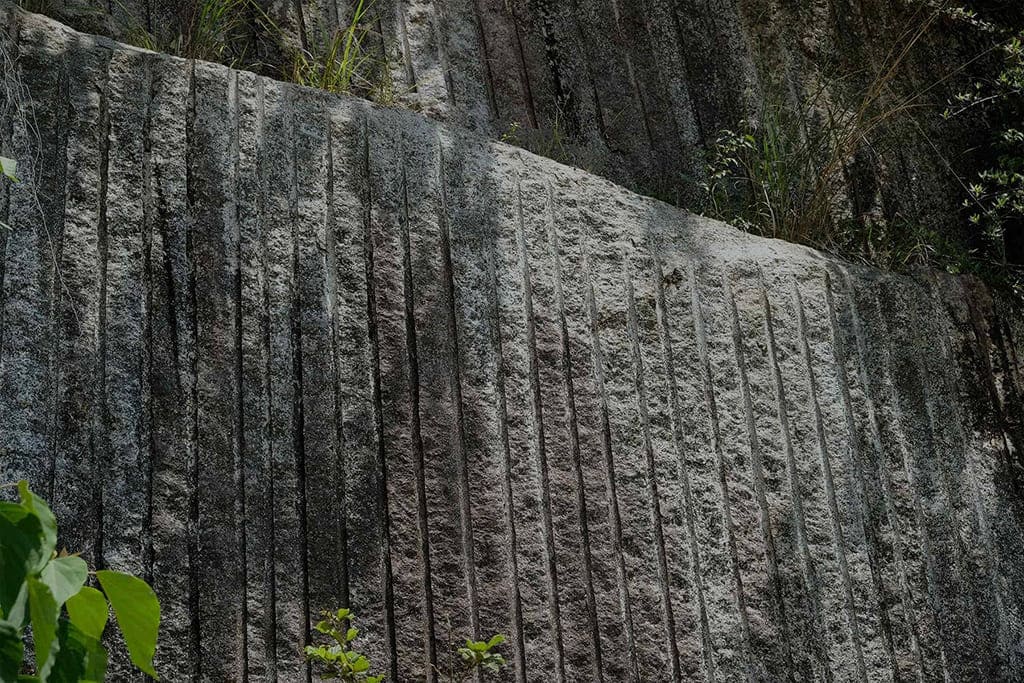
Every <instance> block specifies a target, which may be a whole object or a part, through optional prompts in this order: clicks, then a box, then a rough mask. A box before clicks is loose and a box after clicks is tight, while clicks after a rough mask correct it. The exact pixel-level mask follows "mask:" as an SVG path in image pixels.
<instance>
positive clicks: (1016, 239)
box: [944, 31, 1024, 293]
mask: <svg viewBox="0 0 1024 683" xmlns="http://www.w3.org/2000/svg"><path fill="white" fill-rule="evenodd" d="M1001 51H1002V54H1003V59H1002V61H1001V64H1000V67H999V69H998V72H997V73H996V74H995V75H993V76H991V77H989V78H985V79H980V80H978V81H976V82H975V83H974V84H973V87H972V88H971V89H969V90H968V91H966V92H963V93H961V94H959V95H958V96H957V98H956V102H955V104H951V108H950V109H947V110H946V112H945V113H944V116H945V117H946V118H947V119H948V118H953V117H956V116H961V115H962V114H964V113H965V112H966V111H968V110H972V109H979V108H980V109H982V110H984V113H985V114H986V115H987V117H988V118H989V120H993V121H995V122H996V125H994V126H993V128H994V133H993V137H992V139H991V140H990V143H989V146H988V148H987V149H984V150H982V152H983V156H984V157H985V158H987V159H989V160H990V162H991V166H989V167H988V168H986V169H984V170H982V171H981V172H980V173H979V174H978V176H977V177H976V178H975V179H974V180H973V181H971V182H969V183H966V185H967V196H966V197H965V198H964V202H963V205H964V208H965V210H966V211H967V219H968V221H969V222H970V224H971V225H972V226H975V227H976V228H977V230H978V234H977V236H978V237H979V238H980V242H981V244H980V245H979V247H978V249H977V258H978V259H980V260H981V261H982V262H987V263H988V264H989V266H997V267H1001V268H1003V269H1005V270H1006V271H1007V273H1006V274H1007V275H1008V276H1009V278H1010V279H1011V280H1012V283H1011V284H1014V285H1015V288H1016V289H1021V284H1022V276H1021V274H1020V272H1019V270H1020V266H1022V265H1024V234H1022V233H1024V131H1022V129H1021V127H1020V126H1021V123H1020V122H1021V120H1022V116H1024V31H1021V32H1019V33H1017V34H1015V35H1012V36H1010V37H1009V38H1007V39H1006V41H1005V42H1004V43H1003V44H1002V45H1001ZM1022 293H1024V292H1022Z"/></svg>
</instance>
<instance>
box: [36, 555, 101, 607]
mask: <svg viewBox="0 0 1024 683" xmlns="http://www.w3.org/2000/svg"><path fill="white" fill-rule="evenodd" d="M88 577H89V565H87V564H86V563H85V560H83V559H82V558H80V557H74V556H72V555H69V556H67V557H55V558H53V559H52V560H50V561H49V562H48V563H47V564H46V566H45V567H43V571H42V573H41V575H40V578H42V580H43V583H45V584H46V585H47V587H49V589H50V592H51V593H53V599H54V600H55V601H56V602H57V607H60V606H61V605H63V604H64V603H65V602H67V600H68V598H70V597H71V596H72V595H74V594H75V593H77V592H78V591H79V589H81V588H82V586H84V585H85V580H86V579H87V578H88Z"/></svg>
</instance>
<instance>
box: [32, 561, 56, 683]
mask: <svg viewBox="0 0 1024 683" xmlns="http://www.w3.org/2000/svg"><path fill="white" fill-rule="evenodd" d="M59 610H60V607H59V606H58V605H57V601H56V600H54V599H53V593H51V592H50V589H49V588H48V587H47V586H46V584H45V583H43V582H42V581H40V580H39V579H37V578H36V577H34V576H30V577H28V611H29V614H30V615H31V617H32V638H33V640H34V641H35V649H36V671H38V672H39V673H40V675H41V677H42V678H44V679H45V678H46V669H47V664H48V663H49V661H50V658H51V652H50V650H51V648H53V646H54V641H55V640H56V639H57V615H58V612H59ZM59 647H60V644H59V643H57V648H59ZM52 654H56V652H54V653H52Z"/></svg>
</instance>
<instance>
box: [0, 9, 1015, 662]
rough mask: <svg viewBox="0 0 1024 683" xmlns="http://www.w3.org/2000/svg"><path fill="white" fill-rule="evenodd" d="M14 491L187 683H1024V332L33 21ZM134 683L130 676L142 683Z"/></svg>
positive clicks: (14, 242) (24, 77)
mask: <svg viewBox="0 0 1024 683" xmlns="http://www.w3.org/2000/svg"><path fill="white" fill-rule="evenodd" d="M0 17H2V21H3V33H2V34H0V49H2V51H3V55H2V57H3V60H4V66H3V78H4V82H5V87H4V88H3V90H2V93H0V104H2V110H0V111H3V112H4V113H5V115H4V117H3V118H2V119H0V126H2V130H0V136H2V137H0V139H2V144H3V150H4V153H5V154H7V155H9V156H13V157H16V158H17V159H18V160H19V161H20V163H21V166H20V171H21V174H22V175H23V181H22V182H21V183H18V184H10V183H6V182H5V183H3V185H2V187H3V189H2V194H0V220H2V221H3V222H4V223H6V224H7V225H9V226H10V229H9V230H5V231H2V232H0V253H2V254H3V259H2V262H0V263H2V266H0V479H2V480H4V481H11V480H16V479H19V478H27V479H28V480H29V481H30V482H31V484H32V486H33V487H34V488H35V489H36V490H37V491H40V492H42V493H43V494H44V496H45V497H46V498H47V499H48V500H49V501H50V502H51V503H52V506H53V509H54V511H55V513H56V515H57V517H58V519H59V521H60V528H61V529H62V533H63V534H64V537H63V538H62V539H60V543H61V545H62V546H66V547H67V548H69V549H70V550H73V551H81V552H82V553H83V555H84V556H85V557H86V558H88V559H89V560H90V562H91V563H92V564H94V565H96V566H102V567H112V568H117V569H123V570H127V571H132V572H135V573H138V574H140V575H141V576H143V577H145V578H147V579H148V580H149V581H150V582H151V583H152V585H153V586H154V588H155V590H156V592H157V594H158V595H159V596H160V599H161V602H162V606H163V622H162V628H161V642H160V647H159V651H158V669H159V670H160V672H161V675H162V678H163V679H164V680H169V681H175V680H214V681H222V680H239V679H251V680H269V679H276V680H282V681H297V680H305V679H306V677H307V672H306V669H305V666H304V664H303V663H302V661H301V655H300V652H301V646H302V645H303V643H305V642H307V638H308V633H309V628H310V621H311V620H315V618H316V615H317V613H318V612H319V611H320V610H322V609H330V608H336V607H339V606H343V605H344V606H349V607H351V608H352V609H353V610H354V611H355V613H356V615H357V616H358V622H359V626H360V629H361V635H360V641H363V642H365V644H366V645H365V649H366V650H367V651H368V654H369V655H370V656H371V658H372V659H373V661H374V663H375V665H377V666H378V667H379V668H380V669H381V670H382V671H384V672H386V673H388V674H389V676H390V678H391V679H392V680H395V681H412V680H422V679H424V678H425V677H427V676H429V671H430V666H431V664H433V663H439V664H443V663H444V661H445V658H446V656H447V650H448V644H447V643H448V641H449V634H453V636H454V638H455V639H460V638H462V637H465V636H471V635H478V636H484V635H490V634H491V633H495V632H501V633H504V634H505V635H506V636H507V637H508V642H507V644H506V645H504V646H503V650H504V653H505V654H506V655H507V657H508V659H509V661H510V662H511V666H510V667H509V668H508V669H507V670H506V671H505V673H503V674H502V677H503V678H504V679H507V680H516V681H538V680H544V681H549V680H555V681H597V680H604V681H620V680H641V681H668V680H747V679H757V680H790V679H793V680H897V679H898V680H907V679H924V680H939V679H944V678H945V679H952V680H1014V679H1020V678H1021V677H1024V648H1022V642H1024V626H1022V624H1024V622H1022V610H1024V470H1022V463H1021V455H1020V454H1021V450H1020V448H1021V445H1022V444H1024V401H1022V400H1021V397H1022V393H1024V365H1022V362H1021V354H1024V318H1021V317H1020V316H1019V315H1016V314H1012V313H1010V312H1009V311H1008V310H1007V309H1005V307H1004V306H1003V305H1002V304H1001V303H1000V302H999V301H997V300H995V299H993V297H992V295H991V294H990V293H989V292H988V291H987V290H986V289H984V288H983V287H982V286H980V285H979V284H977V283H976V282H974V281H972V280H970V279H958V278H952V277H948V276H934V277H930V278H925V277H922V278H920V279H917V280H913V279H909V278H905V277H898V276H893V275H887V274H884V273H881V272H878V271H874V270H869V269H866V268H861V267H856V266H851V265H849V264H845V263H843V262H840V261H837V260H835V259H831V258H828V257H825V256H823V255H821V254H819V253H817V252H814V251H811V250H808V249H805V248H802V247H797V246H793V245H790V244H786V243H783V242H778V241H771V240H764V239H758V238H754V237H751V236H749V235H746V234H744V233H741V232H739V231H737V230H735V229H733V228H730V227H728V226H726V225H722V224H719V223H715V222H713V221H709V220H706V219H702V218H699V217H696V216H693V215H691V214H688V213H685V212H683V211H680V210H678V209H675V208H672V207H669V206H668V205H665V204H662V203H660V202H658V201H655V200H651V199H645V198H643V197H640V196H638V195H635V194H632V193H631V192H629V191H626V190H624V189H622V188H620V187H617V186H615V185H613V184H611V183H610V182H608V181H606V180H603V179H600V178H597V177H595V176H592V175H588V174H586V173H583V172H581V171H578V170H575V169H571V168H568V167H565V166H561V165H559V164H556V163H554V162H551V161H549V160H546V159H542V158H540V157H536V156H533V155H531V154H529V153H526V152H524V151H522V150H520V149H516V148H514V147H509V146H506V145H502V144H499V143H495V142H491V141H488V140H486V139H484V138H481V137H478V136H476V135H474V134H472V133H469V132H465V131H463V130H460V129H457V128H454V127H449V126H446V125H441V124H438V123H436V122H432V121H430V120H428V119H426V118H424V117H422V116H420V115H417V114H413V113H409V112H402V111H397V110H387V109H380V108H376V107H373V106H371V105H369V104H368V103H366V102H364V101H360V100H356V99H352V98H344V97H336V96H330V95H327V94H324V93H322V92H318V91H314V90H310V89H305V88H300V87H296V86H292V85H287V84H282V83H278V82H275V81H272V80H268V79H265V78H260V77H257V76H254V75H253V74H249V73H245V72H237V71H232V70H230V69H227V68H225V67H221V66H216V65H211V64H207V63H202V62H187V61H184V60H181V59H175V58H170V57H166V56H162V55H158V54H154V53H150V52H145V51H142V50H137V49H133V48H128V47H125V46H122V45H118V44H116V43H113V42H110V41H108V40H106V39H99V38H93V37H90V36H86V35H83V34H79V33H75V32H73V31H71V30H69V29H67V28H65V27H63V26H61V25H59V24H57V23H55V22H53V21H50V20H46V19H43V18H41V17H38V16H35V15H29V14H25V13H22V12H20V11H17V10H14V9H11V8H6V9H3V10H2V14H0ZM112 667H113V671H114V673H113V675H112V678H113V679H114V680H127V679H128V678H129V677H130V674H129V673H128V670H129V666H128V663H127V662H126V661H120V660H119V661H115V662H113V663H112Z"/></svg>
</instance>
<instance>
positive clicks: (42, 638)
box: [0, 481, 160, 683]
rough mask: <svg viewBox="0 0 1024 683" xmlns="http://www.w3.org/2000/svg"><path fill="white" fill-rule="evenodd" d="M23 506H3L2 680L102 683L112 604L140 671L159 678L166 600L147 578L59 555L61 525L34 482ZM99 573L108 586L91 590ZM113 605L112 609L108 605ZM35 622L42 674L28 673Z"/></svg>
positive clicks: (24, 490)
mask: <svg viewBox="0 0 1024 683" xmlns="http://www.w3.org/2000/svg"><path fill="white" fill-rule="evenodd" d="M18 493H19V497H20V500H19V502H17V503H12V502H7V501H0V680H3V681H15V680H18V681H38V682H40V683H46V682H47V681H102V680H103V679H104V677H105V675H106V668H107V650H106V648H105V647H104V646H103V645H102V644H101V642H100V641H101V638H102V636H103V631H104V630H105V628H106V625H107V618H108V615H109V607H112V608H113V610H114V617H115V618H116V620H117V625H118V627H119V628H120V630H121V635H122V636H123V637H124V642H125V645H126V646H127V648H128V654H129V656H130V657H131V660H132V662H133V663H134V664H135V666H137V667H139V669H141V670H142V671H144V672H145V673H146V674H148V675H149V676H151V677H152V678H157V674H156V671H155V670H154V668H153V655H154V653H155V652H156V641H157V631H158V630H159V626H160V603H159V601H158V600H157V597H156V595H155V594H154V593H153V589H152V588H150V587H149V585H147V584H146V582H145V581H143V580H142V579H139V578H136V577H134V576H131V575H129V574H122V573H121V572H115V571H110V570H101V571H97V572H90V571H89V568H88V566H87V565H86V563H85V561H84V560H83V559H82V558H80V557H78V556H77V555H69V554H68V553H67V552H66V551H61V552H60V553H58V552H57V522H56V520H55V519H54V517H53V513H52V512H50V509H49V508H48V507H47V506H46V503H44V502H43V501H42V499H40V498H39V497H38V496H36V495H35V494H34V493H32V492H31V491H30V490H29V487H28V483H27V482H25V481H22V482H20V483H19V484H18ZM90 574H92V575H93V576H94V577H95V578H96V580H97V581H98V583H99V587H100V589H96V588H93V587H91V586H87V585H86V583H87V581H88V579H89V576H90ZM108 603H109V607H108ZM30 624H31V627H32V642H33V645H34V650H35V657H34V664H35V667H34V668H35V675H27V674H25V673H24V672H25V671H26V670H28V669H29V668H30V664H29V663H27V662H23V658H24V657H25V656H26V652H25V643H24V641H25V630H26V628H27V627H28V626H29V625H30Z"/></svg>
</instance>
